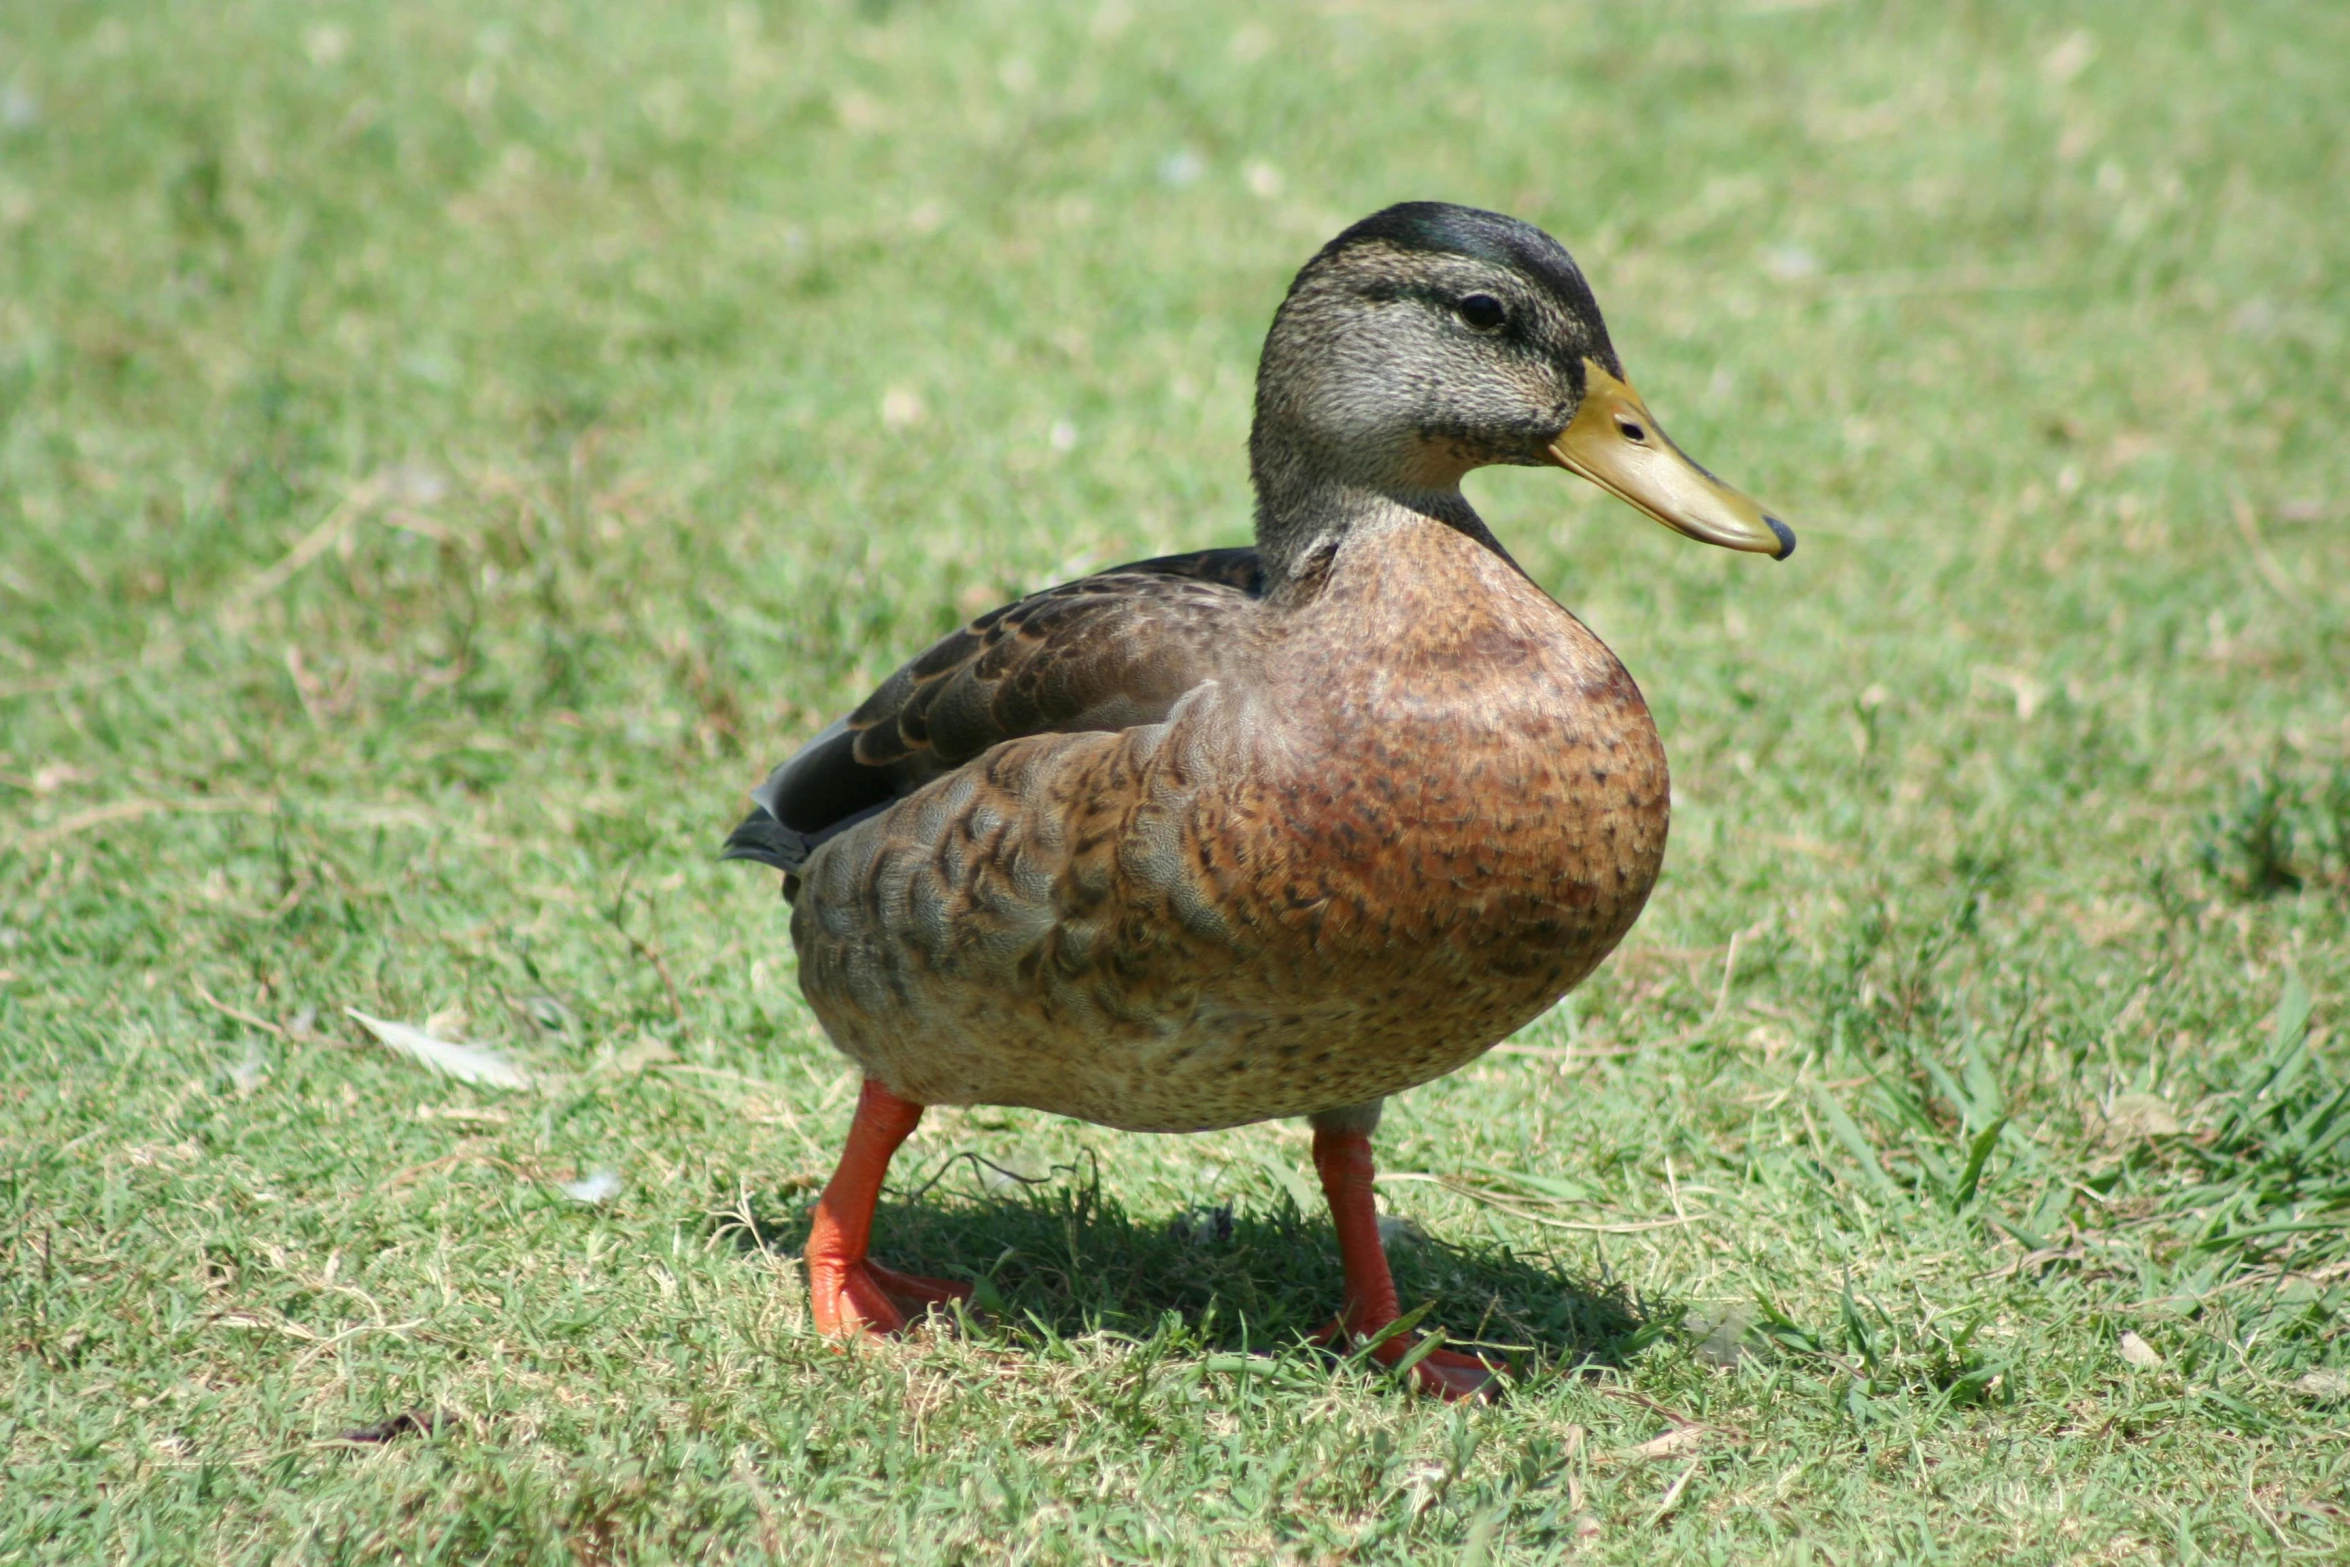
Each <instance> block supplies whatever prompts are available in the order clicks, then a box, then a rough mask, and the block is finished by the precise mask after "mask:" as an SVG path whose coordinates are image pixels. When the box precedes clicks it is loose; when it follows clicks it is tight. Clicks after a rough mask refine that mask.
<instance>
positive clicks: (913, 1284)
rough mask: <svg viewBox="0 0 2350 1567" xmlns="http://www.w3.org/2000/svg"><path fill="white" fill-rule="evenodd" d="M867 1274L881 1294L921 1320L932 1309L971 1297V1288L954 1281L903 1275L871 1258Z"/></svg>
mask: <svg viewBox="0 0 2350 1567" xmlns="http://www.w3.org/2000/svg"><path fill="white" fill-rule="evenodd" d="M865 1271H866V1272H867V1273H869V1274H871V1275H872V1277H873V1282H874V1283H876V1284H878V1285H880V1286H881V1292H882V1293H883V1294H884V1295H887V1296H888V1297H889V1298H890V1299H891V1300H893V1301H895V1302H896V1303H897V1305H898V1308H899V1309H900V1310H901V1311H903V1312H905V1314H906V1315H907V1316H909V1317H919V1316H921V1315H922V1313H923V1312H924V1311H925V1310H926V1309H927V1308H929V1307H932V1306H952V1305H954V1304H956V1303H957V1302H958V1301H968V1300H970V1298H971V1286H970V1285H968V1284H964V1283H961V1282H959V1281H957V1280H955V1279H932V1278H925V1277H924V1276H923V1275H921V1274H919V1273H900V1272H899V1271H898V1270H897V1269H895V1268H885V1267H883V1266H882V1265H881V1264H880V1263H878V1262H875V1261H874V1260H873V1259H872V1258H871V1257H868V1258H866V1259H865Z"/></svg>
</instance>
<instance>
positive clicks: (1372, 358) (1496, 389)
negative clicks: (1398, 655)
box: [1249, 201, 1795, 570]
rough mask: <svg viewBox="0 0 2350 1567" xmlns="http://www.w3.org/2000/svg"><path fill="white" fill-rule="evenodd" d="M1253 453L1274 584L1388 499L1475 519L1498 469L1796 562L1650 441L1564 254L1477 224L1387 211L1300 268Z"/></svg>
mask: <svg viewBox="0 0 2350 1567" xmlns="http://www.w3.org/2000/svg"><path fill="white" fill-rule="evenodd" d="M1249 454H1250V462H1251V467H1252V470H1253V472H1254V476H1255V479H1256V485H1257V508H1258V534H1259V538H1260V541H1261V543H1262V544H1263V546H1264V547H1265V549H1266V552H1267V554H1268V556H1269V557H1271V560H1272V562H1273V563H1274V564H1275V566H1276V569H1277V570H1278V569H1282V568H1286V567H1291V566H1294V565H1295V564H1296V563H1297V561H1298V559H1299V557H1300V556H1301V554H1303V553H1304V552H1305V551H1307V550H1308V549H1310V548H1311V547H1312V545H1313V544H1314V541H1315V540H1317V539H1319V538H1323V537H1326V536H1327V535H1328V534H1329V533H1330V532H1331V531H1332V530H1333V528H1334V527H1342V526H1344V515H1345V513H1346V512H1347V511H1348V510H1349V509H1351V508H1352V507H1355V506H1358V505H1361V504H1363V503H1364V502H1366V501H1371V500H1373V499H1375V498H1377V497H1386V498H1388V499H1390V500H1394V501H1399V502H1401V503H1403V504H1405V505H1407V506H1411V507H1414V508H1415V509H1420V510H1426V511H1430V512H1433V513H1435V514H1438V515H1444V514H1447V513H1448V512H1451V511H1453V510H1454V509H1455V508H1456V507H1457V508H1458V510H1459V512H1460V515H1462V516H1463V517H1470V518H1473V514H1471V513H1468V512H1467V510H1466V503H1465V502H1461V501H1460V500H1459V487H1460V481H1461V477H1462V475H1464V474H1466V473H1467V472H1469V471H1470V470H1471V469H1473V468H1482V467H1486V466H1488V465H1490V464H1495V463H1513V464H1522V465H1543V464H1549V465H1555V466H1557V467H1561V468H1565V469H1567V470H1568V471H1569V472H1571V473H1577V474H1580V475H1582V476H1583V477H1584V478H1586V479H1589V480H1590V481H1591V482H1592V483H1594V484H1596V485H1598V486H1599V487H1600V488H1601V489H1603V490H1606V491H1608V492H1609V493H1610V494H1613V495H1616V496H1619V497H1621V498H1622V499H1624V500H1626V501H1629V502H1631V503H1632V504H1633V505H1634V506H1637V507H1638V508H1639V509H1640V510H1642V511H1644V512H1646V513H1648V514H1649V515H1650V516H1651V517H1654V518H1655V519H1656V520H1657V521H1659V522H1661V523H1663V524H1664V525H1665V526H1666V527H1668V528H1671V529H1673V530H1674V531H1675V532H1677V533H1682V534H1686V535H1687V536H1688V537H1690V538H1693V539H1698V540H1702V541H1703V542H1705V543H1708V544H1719V545H1722V546H1723V547H1724V548H1727V549H1734V550H1751V551H1753V552H1755V553H1757V554H1762V555H1770V556H1773V557H1775V558H1777V559H1780V560H1784V559H1786V558H1787V557H1788V556H1789V555H1790V554H1792V553H1794V550H1795V535H1794V533H1793V532H1792V531H1791V530H1790V529H1789V528H1788V526H1787V525H1786V524H1785V523H1784V522H1781V521H1780V520H1779V519H1778V518H1777V517H1774V516H1772V515H1771V514H1770V513H1769V512H1767V511H1765V510H1764V509H1763V508H1762V506H1760V505H1759V504H1757V503H1756V502H1755V501H1754V500H1753V499H1751V498H1750V497H1748V496H1746V495H1743V494H1741V493H1740V492H1739V491H1737V490H1735V489H1732V488H1731V487H1730V486H1729V485H1727V484H1724V483H1723V482H1722V481H1721V480H1719V479H1717V478H1715V477H1714V476H1713V475H1712V474H1711V473H1708V472H1707V471H1706V470H1705V469H1704V468H1702V467H1700V466H1699V465H1698V464H1697V463H1696V462H1694V461H1692V460H1691V459H1690V458H1689V457H1688V456H1686V455H1685V454H1684V453H1683V452H1682V451H1681V449H1680V448H1679V447H1678V446H1675V445H1674V444H1673V443H1672V441H1671V440H1670V439H1668V438H1667V437H1666V435H1665V433H1664V431H1663V430H1662V429H1660V428H1658V426H1657V422H1656V419H1655V417H1654V416H1653V415H1651V414H1650V413H1649V411H1648V407H1647V405H1646V404H1645V403H1643V402H1642V401H1641V400H1640V394H1639V393H1637V392H1635V391H1634V390H1633V389H1632V384H1631V381H1630V380H1629V378H1628V377H1626V375H1625V374H1624V367H1623V364H1622V362H1621V361H1620V360H1618V359H1617V358H1616V351H1615V349H1614V348H1613V347H1612V346H1611V345H1610V344H1609V342H1608V335H1607V323H1606V322H1604V321H1603V320H1601V318H1600V314H1599V303H1598V301H1597V300H1595V299H1593V298H1592V297H1591V287H1590V285H1589V284H1587V283H1585V282H1584V281H1583V274H1582V272H1581V271H1580V270H1578V269H1577V268H1576V266H1575V261H1574V258H1573V257H1572V256H1569V255H1568V254H1567V252H1566V247H1564V246H1563V245H1561V244H1560V243H1559V242H1558V241H1557V240H1555V239H1552V238H1551V237H1550V236H1549V235H1548V234H1545V233H1543V232H1542V231H1541V230H1540V229H1538V228H1535V227H1534V226H1533V225H1531V224H1528V223H1521V222H1519V221H1518V220H1517V219H1515V218H1508V217H1503V216H1502V215H1501V214H1499V213H1495V212H1480V211H1478V210H1477V209H1476V208H1474V207H1456V206H1452V205H1449V204H1447V203H1444V202H1434V201H1414V202H1405V203H1404V204H1402V205H1401V206H1395V207H1389V208H1388V209H1387V210H1386V211H1384V212H1378V213H1374V214H1372V215H1371V216H1370V217H1367V218H1365V219H1363V220H1362V221H1361V222H1360V223H1357V224H1355V225H1354V226H1353V227H1352V228H1350V229H1348V230H1347V231H1346V232H1345V233H1343V234H1341V235H1339V236H1338V237H1337V238H1336V239H1334V240H1332V241H1331V242H1330V243H1329V244H1327V245H1325V246H1323V247H1322V250H1321V253H1320V254H1319V255H1317V256H1315V257H1314V259H1313V260H1311V261H1309V262H1307V263H1306V265H1305V268H1304V270H1302V271H1300V272H1299V273H1298V275H1297V280H1296V281H1295V282H1294V283H1292V284H1291V285H1290V289H1289V297H1288V298H1287V299H1285V300H1283V301H1282V304H1281V309H1280V311H1279V312H1278V313H1277V314H1276V315H1275V316H1274V318H1273V327H1272V331H1271V332H1270V333H1269V334H1268V335H1267V336H1266V339H1265V354H1264V359H1263V361H1262V362H1261V364H1260V365H1259V366H1258V370H1257V414H1256V426H1255V429H1254V431H1253V433H1252V434H1251V436H1250V441H1249Z"/></svg>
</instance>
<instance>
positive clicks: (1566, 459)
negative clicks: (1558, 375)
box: [1550, 359, 1795, 560]
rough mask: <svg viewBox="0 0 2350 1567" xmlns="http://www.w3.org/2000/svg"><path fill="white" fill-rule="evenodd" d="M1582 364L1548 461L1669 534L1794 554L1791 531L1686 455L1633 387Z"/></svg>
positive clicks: (1728, 546)
mask: <svg viewBox="0 0 2350 1567" xmlns="http://www.w3.org/2000/svg"><path fill="white" fill-rule="evenodd" d="M1583 370H1584V377H1585V379H1584V392H1583V406H1582V407H1580V408H1578V409H1577V410H1576V411H1575V418H1574V422H1573V423H1571V424H1569V425H1568V426H1567V427H1566V429H1565V430H1563V431H1561V432H1560V434H1559V438H1558V439H1557V440H1555V441H1553V442H1551V443H1550V460H1551V461H1552V462H1555V463H1557V464H1558V465H1559V466H1560V467H1561V468H1564V469H1566V470H1567V471H1568V472H1569V473H1577V474H1581V475H1582V476H1583V477H1584V478H1586V479H1589V480H1590V481H1591V482H1592V483H1593V484H1596V485H1598V486H1599V487H1600V488H1601V489H1603V490H1605V491H1607V492H1608V493H1609V494H1610V495H1613V496H1615V497H1617V498H1618V499H1619V500H1625V501H1630V502H1631V503H1632V504H1633V505H1635V506H1637V507H1639V508H1640V509H1641V510H1642V511H1644V512H1646V513H1648V514H1649V515H1650V516H1651V517H1654V518H1655V519H1656V520H1657V521H1659V522H1661V523H1663V524H1664V525H1665V526H1666V527H1668V528H1670V529H1672V530H1673V531H1674V532H1675V533H1685V534H1687V535H1688V536H1689V537H1691V538H1693V539H1697V540H1700V541H1702V542H1703V543H1707V544H1719V545H1721V546H1722V548H1724V549H1731V550H1752V551H1753V552H1754V553H1756V554H1758V555H1768V556H1770V557H1772V558H1773V559H1775V560H1785V559H1786V558H1787V557H1788V556H1790V555H1792V554H1794V553H1795V530H1793V529H1792V528H1790V527H1788V526H1787V524H1785V523H1783V522H1781V521H1780V520H1779V519H1778V518H1776V517H1774V516H1772V515H1771V514H1770V513H1769V512H1767V511H1764V510H1763V508H1762V505H1761V503H1760V502H1758V501H1756V500H1755V499H1754V497H1753V496H1751V495H1746V494H1743V493H1741V492H1739V491H1737V490H1734V489H1732V488H1730V486H1728V485H1726V484H1724V483H1723V482H1722V481H1721V480H1719V479H1717V478H1715V477H1714V476H1713V475H1712V474H1710V473H1708V472H1706V471H1705V469H1703V468H1701V467H1699V466H1698V465H1697V463H1696V462H1694V461H1692V460H1691V459H1690V457H1689V456H1688V454H1687V453H1685V452H1683V451H1682V450H1681V448H1680V447H1678V446H1675V445H1674V444H1673V443H1672V440H1671V438H1670V437H1668V436H1667V435H1666V434H1665V432H1664V431H1662V430H1660V429H1658V428H1657V423H1656V419H1655V417H1654V416H1653V415H1651V414H1650V413H1649V411H1648V405H1647V404H1646V403H1644V402H1642V401H1641V400H1640V394H1639V393H1638V392H1635V391H1633V390H1632V388H1631V387H1629V386H1627V385H1625V384H1624V383H1623V382H1622V381H1619V380H1617V379H1616V378H1615V377H1614V376H1612V375H1610V374H1608V372H1607V371H1605V370H1603V369H1601V368H1600V366H1599V364H1598V362H1597V361H1596V360H1590V359H1586V360H1584V361H1583Z"/></svg>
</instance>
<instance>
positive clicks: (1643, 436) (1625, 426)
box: [1616, 419, 1648, 445]
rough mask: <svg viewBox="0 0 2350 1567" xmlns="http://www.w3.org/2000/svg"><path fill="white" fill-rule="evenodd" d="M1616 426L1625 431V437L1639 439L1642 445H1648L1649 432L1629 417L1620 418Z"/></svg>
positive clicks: (1629, 439)
mask: <svg viewBox="0 0 2350 1567" xmlns="http://www.w3.org/2000/svg"><path fill="white" fill-rule="evenodd" d="M1616 428H1617V429H1619V430H1621V431H1623V432H1624V439H1625V440H1627V441H1638V442H1640V443H1641V444H1642V445H1646V444H1647V442H1648V432H1647V431H1646V430H1643V429H1641V428H1640V426H1638V425H1636V424H1634V423H1633V422H1632V421H1631V420H1629V419H1618V420H1617V421H1616Z"/></svg>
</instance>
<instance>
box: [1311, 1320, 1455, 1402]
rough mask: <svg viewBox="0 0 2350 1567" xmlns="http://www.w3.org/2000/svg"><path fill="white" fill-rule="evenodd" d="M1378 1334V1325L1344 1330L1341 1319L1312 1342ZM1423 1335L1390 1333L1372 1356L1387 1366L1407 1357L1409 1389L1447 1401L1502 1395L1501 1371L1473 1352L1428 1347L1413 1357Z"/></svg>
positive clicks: (1336, 1343) (1337, 1345) (1334, 1344)
mask: <svg viewBox="0 0 2350 1567" xmlns="http://www.w3.org/2000/svg"><path fill="white" fill-rule="evenodd" d="M1390 1320H1392V1319H1390ZM1380 1326H1381V1327H1384V1326H1385V1324H1384V1323H1382V1324H1380ZM1377 1336H1378V1328H1376V1327H1375V1328H1373V1329H1372V1330H1371V1331H1370V1332H1369V1333H1362V1334H1357V1333H1350V1332H1348V1331H1347V1327H1346V1324H1345V1323H1344V1322H1342V1321H1340V1322H1332V1323H1331V1324H1330V1325H1329V1326H1328V1327H1326V1328H1324V1329H1323V1330H1322V1331H1321V1332H1319V1333H1317V1334H1315V1335H1314V1342H1315V1343H1317V1344H1326V1345H1328V1346H1330V1347H1331V1348H1333V1349H1344V1348H1345V1347H1346V1346H1347V1345H1349V1344H1352V1343H1354V1342H1356V1341H1357V1340H1358V1339H1366V1338H1375V1337H1377ZM1425 1338H1426V1335H1424V1334H1420V1333H1411V1332H1404V1333H1397V1334H1393V1335H1391V1336H1390V1337H1389V1338H1388V1339H1387V1340H1386V1341H1385V1342H1383V1343H1381V1344H1379V1345H1378V1346H1377V1347H1376V1348H1374V1349H1373V1350H1372V1351H1371V1358H1372V1359H1373V1360H1375V1361H1377V1362H1378V1363H1379V1364H1380V1365H1383V1366H1389V1367H1393V1366H1396V1365H1400V1364H1401V1363H1402V1362H1403V1361H1404V1360H1405V1359H1407V1358H1410V1359H1411V1360H1412V1366H1411V1369H1410V1371H1409V1372H1407V1373H1406V1375H1408V1376H1409V1377H1410V1378H1411V1381H1412V1390H1413V1391H1414V1392H1417V1393H1433V1394H1435V1395H1436V1396H1437V1397H1438V1398H1441V1399H1443V1400H1444V1401H1445V1402H1446V1403H1458V1402H1460V1401H1461V1400H1463V1399H1469V1398H1487V1399H1491V1398H1499V1397H1500V1396H1501V1371H1500V1369H1499V1368H1498V1367H1496V1366H1495V1365H1494V1364H1493V1363H1492V1362H1491V1361H1489V1360H1485V1359H1482V1358H1480V1357H1479V1356H1476V1355H1464V1354H1462V1353H1460V1352H1459V1351H1458V1350H1451V1349H1443V1348H1436V1349H1430V1350H1428V1351H1426V1352H1425V1353H1422V1354H1420V1355H1418V1356H1416V1357H1414V1356H1413V1353H1412V1352H1413V1351H1414V1350H1416V1349H1418V1348H1419V1346H1420V1345H1421V1343H1422V1342H1423V1341H1424V1340H1425Z"/></svg>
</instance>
